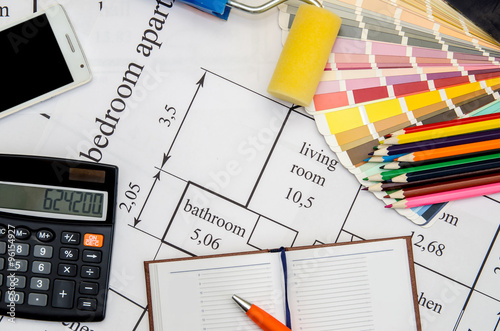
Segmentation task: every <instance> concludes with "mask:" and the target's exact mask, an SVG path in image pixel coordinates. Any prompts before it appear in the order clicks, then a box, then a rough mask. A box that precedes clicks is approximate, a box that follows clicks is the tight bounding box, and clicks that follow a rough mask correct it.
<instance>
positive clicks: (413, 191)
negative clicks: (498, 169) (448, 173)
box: [384, 173, 500, 199]
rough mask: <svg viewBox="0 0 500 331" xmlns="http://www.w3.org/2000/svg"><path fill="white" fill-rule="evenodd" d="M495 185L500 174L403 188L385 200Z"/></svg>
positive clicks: (499, 178) (499, 180) (498, 180)
mask: <svg viewBox="0 0 500 331" xmlns="http://www.w3.org/2000/svg"><path fill="white" fill-rule="evenodd" d="M493 183H500V173H494V174H490V175H483V176H476V177H469V178H461V179H457V180H452V181H447V182H438V183H432V184H427V185H422V186H414V187H408V188H402V189H400V190H398V191H395V192H393V193H390V194H388V195H386V196H384V198H392V199H408V198H412V197H416V196H420V195H427V194H432V193H438V192H444V191H451V190H457V189H461V188H467V187H473V186H479V185H486V184H493Z"/></svg>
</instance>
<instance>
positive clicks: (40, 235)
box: [36, 229, 55, 242]
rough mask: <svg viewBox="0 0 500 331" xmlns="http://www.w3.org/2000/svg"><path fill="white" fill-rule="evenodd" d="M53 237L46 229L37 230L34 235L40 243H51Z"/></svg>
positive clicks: (52, 233)
mask: <svg viewBox="0 0 500 331" xmlns="http://www.w3.org/2000/svg"><path fill="white" fill-rule="evenodd" d="M54 237H55V234H54V232H52V231H50V230H47V229H41V230H38V232H37V233H36V238H37V239H38V240H40V241H42V242H49V241H52V240H53V239H54Z"/></svg>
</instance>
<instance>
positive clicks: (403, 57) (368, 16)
mask: <svg viewBox="0 0 500 331" xmlns="http://www.w3.org/2000/svg"><path fill="white" fill-rule="evenodd" d="M323 5H324V7H325V8H326V9H328V10H331V11H333V12H334V13H336V14H337V15H339V16H340V17H341V18H342V26H341V28H340V31H339V35H338V37H337V40H336V42H335V44H334V46H333V49H332V53H331V55H330V57H329V61H328V63H327V65H326V67H325V70H324V74H323V76H322V78H321V81H320V83H319V85H318V88H317V91H316V95H315V96H314V99H313V103H312V104H311V106H309V107H307V108H306V111H307V113H309V114H310V115H311V116H313V117H314V119H315V121H316V124H317V127H318V131H319V132H320V133H321V134H322V135H323V136H324V138H325V140H326V142H327V144H328V145H329V147H330V148H331V150H332V151H334V152H335V153H336V154H337V157H338V159H339V161H340V162H341V163H342V164H343V165H344V166H345V167H346V168H347V169H348V170H349V171H351V172H352V173H353V174H354V175H355V176H356V178H358V180H359V181H360V183H363V185H366V184H367V183H364V182H363V180H362V178H364V177H367V176H368V175H370V174H375V173H378V172H380V169H379V167H380V165H382V164H384V163H382V164H376V165H374V164H373V163H371V162H370V163H367V162H366V161H365V159H366V158H367V155H368V153H369V152H372V151H373V147H374V146H377V145H378V144H379V143H380V141H381V140H382V139H383V137H384V136H385V135H387V134H389V133H392V132H394V131H397V130H400V129H403V128H405V127H408V126H413V125H422V124H427V123H435V122H441V121H445V120H450V119H453V118H457V117H464V116H476V115H482V114H488V113H494V112H498V111H499V110H500V104H499V103H498V101H497V100H498V99H500V93H499V92H500V44H499V43H498V42H497V41H496V40H494V39H493V38H492V37H490V36H489V35H488V34H487V33H485V32H484V31H482V30H481V29H480V28H478V27H476V26H475V25H474V24H473V23H472V22H471V21H469V20H468V19H467V18H466V17H464V16H463V15H461V14H460V13H458V12H456V11H455V10H454V9H453V8H451V7H450V6H449V5H448V4H447V3H445V2H443V1H441V0H415V1H411V2H410V1H401V0H393V1H389V0H369V1H368V0H325V1H324V2H323ZM296 10H297V8H296V7H294V6H293V5H281V6H280V20H279V21H280V26H281V28H282V30H283V40H285V38H286V36H287V31H288V29H289V27H290V26H291V24H292V22H293V18H294V15H295V13H296ZM375 195H376V196H377V197H379V198H380V199H382V200H383V201H384V202H385V203H386V204H388V203H392V202H391V201H390V199H389V200H387V199H383V196H382V195H380V194H375ZM445 206H446V203H443V204H437V205H431V206H422V207H418V208H411V209H408V210H397V212H399V213H401V214H402V215H404V216H405V217H407V218H409V219H411V220H412V221H413V222H415V223H417V224H420V225H429V221H430V220H431V219H432V218H433V217H434V216H435V215H436V213H438V212H439V211H440V210H442V209H443V208H444V207H445Z"/></svg>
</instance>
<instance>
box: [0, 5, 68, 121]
mask: <svg viewBox="0 0 500 331" xmlns="http://www.w3.org/2000/svg"><path fill="white" fill-rule="evenodd" d="M0 50H1V51H0V66H1V70H0V72H1V73H2V75H1V77H0V78H1V80H2V88H1V89H0V113H1V112H3V111H5V110H7V109H9V108H12V107H14V106H16V105H19V104H21V103H23V102H26V101H29V100H31V99H33V98H36V97H38V96H41V95H44V94H46V93H48V92H50V91H53V90H55V89H57V88H60V87H62V86H65V85H67V84H70V83H72V82H73V78H72V75H71V72H70V70H69V68H68V65H67V64H66V61H65V59H64V56H63V54H62V52H61V49H60V47H59V45H58V43H57V40H56V37H55V35H54V32H53V30H52V27H51V26H50V23H49V20H48V18H47V15H46V14H42V15H40V16H36V17H34V18H32V19H30V20H28V21H24V22H22V23H19V24H17V25H14V26H12V27H10V28H8V29H6V30H3V31H0Z"/></svg>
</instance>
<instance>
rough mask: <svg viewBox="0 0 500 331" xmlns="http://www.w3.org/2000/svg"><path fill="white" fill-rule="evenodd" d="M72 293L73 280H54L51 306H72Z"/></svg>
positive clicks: (73, 287)
mask: <svg viewBox="0 0 500 331" xmlns="http://www.w3.org/2000/svg"><path fill="white" fill-rule="evenodd" d="M74 294H75V282H74V281H71V280H62V279H56V280H54V291H53V292H52V307H57V308H73V296H74Z"/></svg>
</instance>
